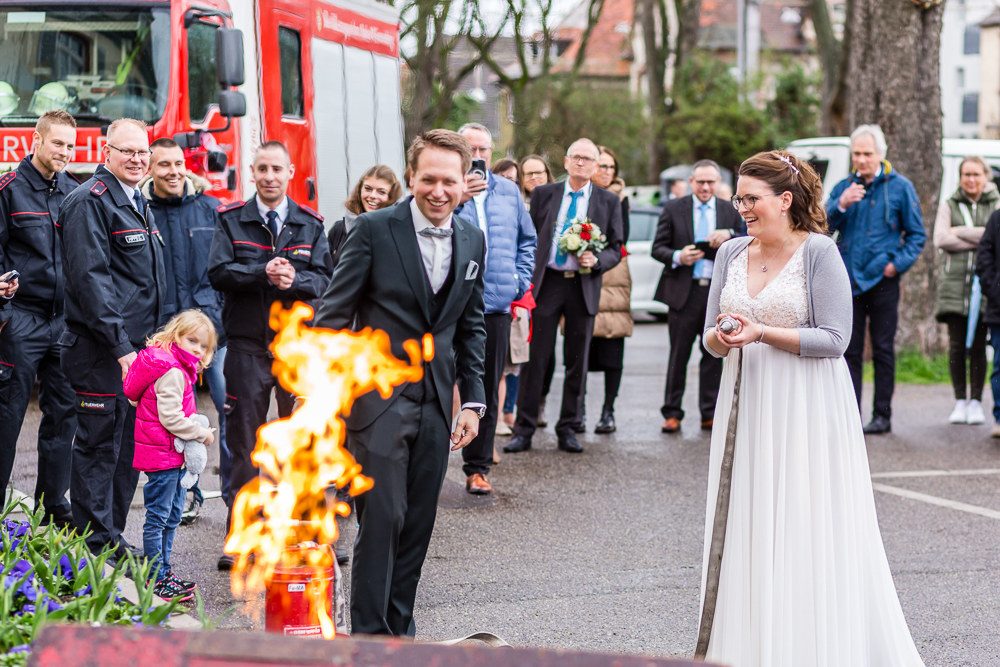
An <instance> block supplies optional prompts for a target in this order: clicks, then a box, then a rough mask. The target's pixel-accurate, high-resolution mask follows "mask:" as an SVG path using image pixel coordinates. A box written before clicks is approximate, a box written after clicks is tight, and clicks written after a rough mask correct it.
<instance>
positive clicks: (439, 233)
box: [417, 227, 455, 239]
mask: <svg viewBox="0 0 1000 667" xmlns="http://www.w3.org/2000/svg"><path fill="white" fill-rule="evenodd" d="M454 231H455V230H454V229H452V228H451V227H448V228H447V229H438V228H437V227H424V228H423V229H421V230H420V231H419V232H417V233H418V234H420V235H421V236H430V237H431V238H439V239H446V238H448V237H449V236H451V235H452V232H454Z"/></svg>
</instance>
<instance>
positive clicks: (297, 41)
mask: <svg viewBox="0 0 1000 667" xmlns="http://www.w3.org/2000/svg"><path fill="white" fill-rule="evenodd" d="M278 51H279V54H280V56H281V113H282V115H284V116H294V117H296V118H302V109H303V104H302V39H301V38H300V37H299V33H298V31H297V30H292V29H291V28H286V27H285V26H280V27H279V28H278Z"/></svg>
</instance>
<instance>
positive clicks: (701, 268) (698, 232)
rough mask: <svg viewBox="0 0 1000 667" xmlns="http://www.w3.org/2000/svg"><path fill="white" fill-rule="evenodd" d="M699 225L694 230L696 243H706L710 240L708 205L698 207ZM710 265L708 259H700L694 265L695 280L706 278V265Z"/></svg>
mask: <svg viewBox="0 0 1000 667" xmlns="http://www.w3.org/2000/svg"><path fill="white" fill-rule="evenodd" d="M698 211H699V213H698V225H697V226H696V227H695V228H694V240H695V243H697V242H698V241H704V240H706V239H707V238H708V234H709V229H708V204H702V205H700V206H699V207H698ZM707 263H708V260H707V259H699V260H698V261H697V262H695V263H694V277H695V278H706V277H707V276H705V265H706V264H707Z"/></svg>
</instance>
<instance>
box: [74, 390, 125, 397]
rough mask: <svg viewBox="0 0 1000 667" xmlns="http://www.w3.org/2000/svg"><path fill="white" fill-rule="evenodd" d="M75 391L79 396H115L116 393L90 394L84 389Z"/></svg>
mask: <svg viewBox="0 0 1000 667" xmlns="http://www.w3.org/2000/svg"><path fill="white" fill-rule="evenodd" d="M76 393H77V394H79V395H80V396H117V394H90V393H87V392H85V391H78V392H76Z"/></svg>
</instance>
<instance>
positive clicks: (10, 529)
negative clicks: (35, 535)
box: [0, 519, 29, 537]
mask: <svg viewBox="0 0 1000 667" xmlns="http://www.w3.org/2000/svg"><path fill="white" fill-rule="evenodd" d="M28 527H29V526H28V524H27V523H25V522H22V521H14V520H13V519H4V521H3V524H2V525H0V530H2V531H3V532H5V533H7V534H8V535H10V536H11V537H24V536H25V535H27V534H28Z"/></svg>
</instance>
